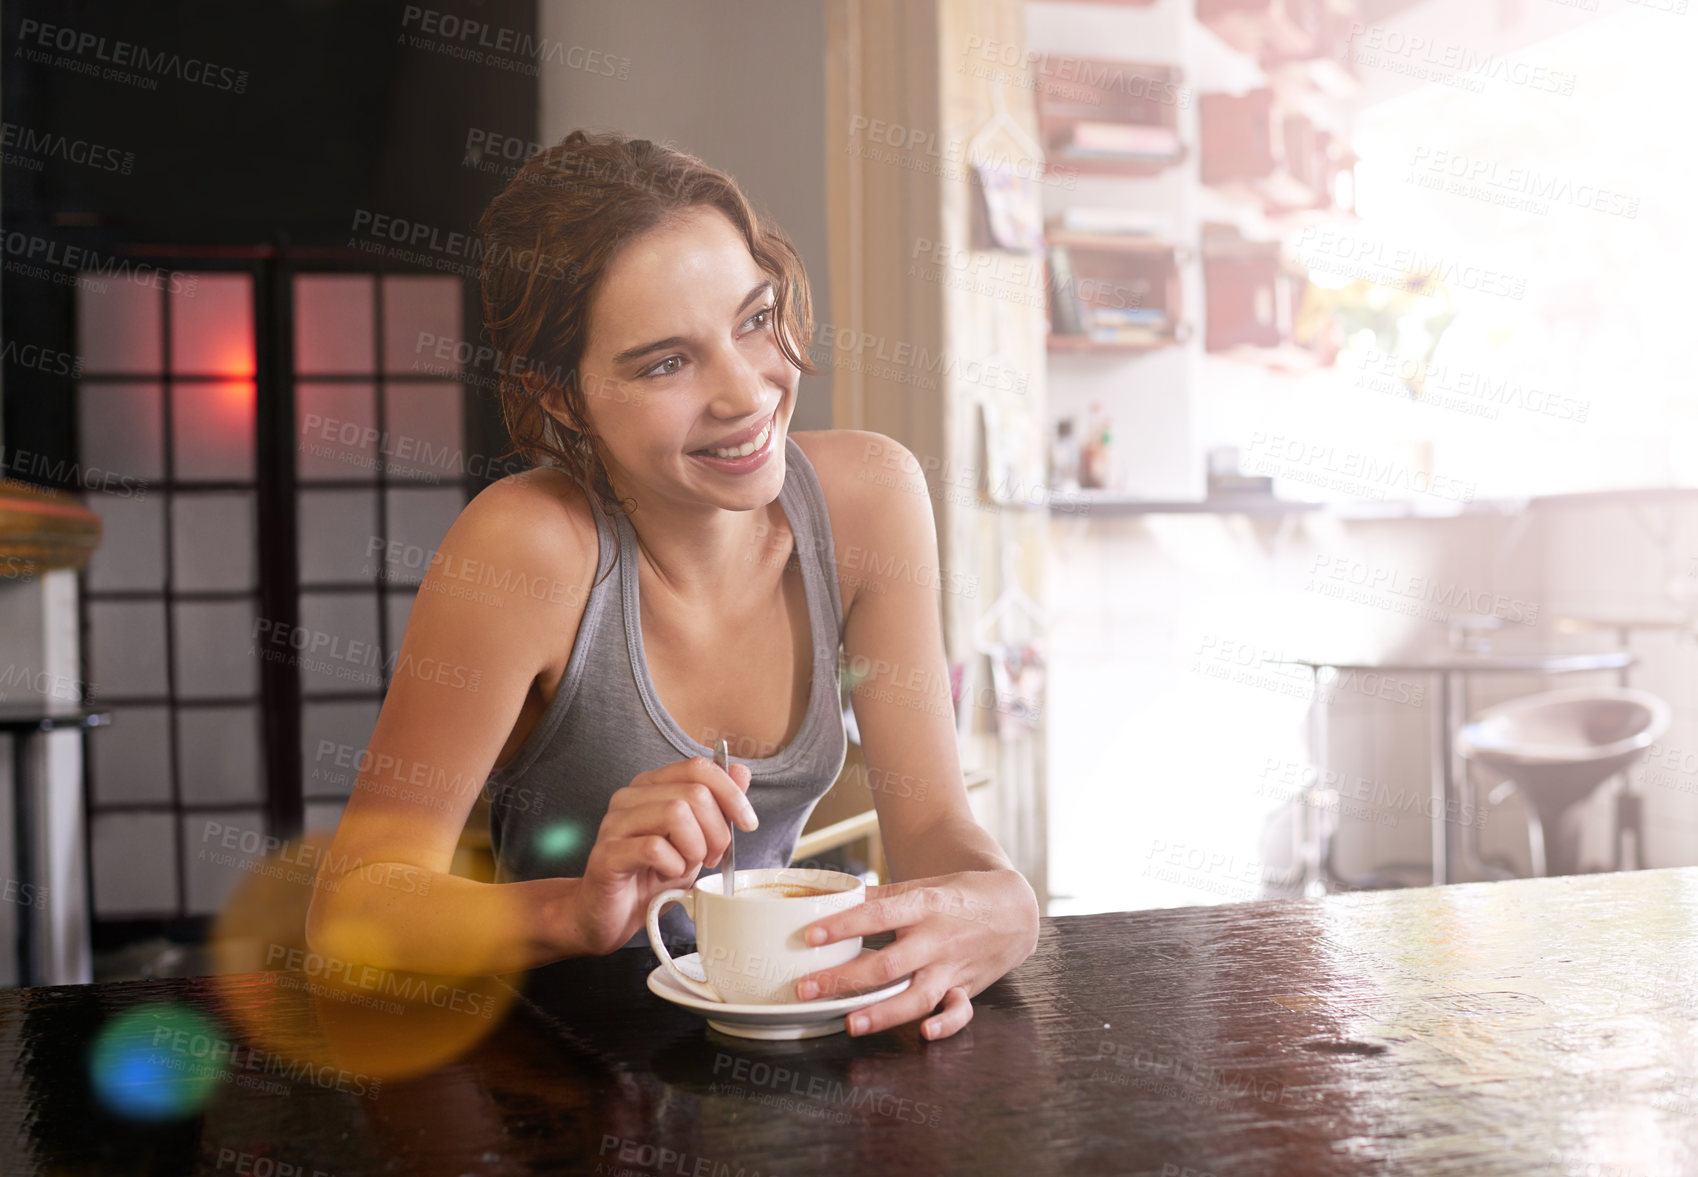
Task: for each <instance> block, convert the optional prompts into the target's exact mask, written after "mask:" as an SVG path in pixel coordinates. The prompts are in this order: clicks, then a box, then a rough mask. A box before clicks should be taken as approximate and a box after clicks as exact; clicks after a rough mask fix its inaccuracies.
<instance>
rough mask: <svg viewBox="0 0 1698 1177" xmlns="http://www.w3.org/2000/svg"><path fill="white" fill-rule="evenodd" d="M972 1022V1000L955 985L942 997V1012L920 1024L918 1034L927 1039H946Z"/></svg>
mask: <svg viewBox="0 0 1698 1177" xmlns="http://www.w3.org/2000/svg"><path fill="white" fill-rule="evenodd" d="M972 1020H973V1000H972V998H970V997H968V996H967V990H966V989H964V988H963V987H962V986H960V985H955V986H952V987H951V988H950V990H949V991H948V992H947V993H945V994H944V995H943V1010H942V1012H941V1013H939V1014H938V1015H937V1016H936V1017H935V1018H927V1019H926V1020H925V1021H924V1022H923V1023H921V1025H920V1033H921V1034H923V1035H925V1036H926V1037H927V1038H933V1039H936V1038H948V1037H949V1036H950V1035H951V1034H953V1033H955V1032H956V1031H957V1030H959V1029H960V1028H961V1027H962V1026H965V1025H966V1024H967V1023H968V1022H970V1021H972Z"/></svg>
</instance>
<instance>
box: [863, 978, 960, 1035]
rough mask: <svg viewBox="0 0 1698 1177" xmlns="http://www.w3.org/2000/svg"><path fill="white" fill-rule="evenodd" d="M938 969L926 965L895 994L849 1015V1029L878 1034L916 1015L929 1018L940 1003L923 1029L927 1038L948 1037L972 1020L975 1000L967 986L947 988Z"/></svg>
mask: <svg viewBox="0 0 1698 1177" xmlns="http://www.w3.org/2000/svg"><path fill="white" fill-rule="evenodd" d="M935 974H936V970H932V969H923V970H921V971H920V972H919V973H917V974H915V976H914V983H913V984H911V985H909V986H908V988H906V989H904V990H903V991H902V992H900V993H898V994H897V995H896V996H895V997H891V998H888V999H886V1000H884V1001H881V1002H878V1003H877V1004H875V1005H869V1006H867V1007H866V1008H865V1009H858V1010H856V1011H854V1012H853V1013H851V1014H850V1015H849V1016H848V1018H847V1019H846V1024H847V1028H848V1030H849V1033H851V1034H854V1035H861V1034H877V1033H878V1032H879V1031H880V1030H888V1029H890V1028H891V1027H892V1026H902V1025H906V1024H907V1023H909V1022H912V1021H914V1020H915V1019H917V1018H926V1015H927V1014H930V1013H931V1012H932V1011H933V1010H934V1009H937V1006H938V1003H939V1002H940V1001H941V1002H942V1003H943V1009H941V1010H939V1011H938V1013H937V1014H936V1015H935V1016H933V1017H929V1018H926V1021H925V1022H924V1023H923V1024H922V1025H921V1026H920V1033H921V1035H923V1036H924V1037H926V1038H931V1039H937V1038H947V1037H949V1035H951V1034H954V1033H955V1032H956V1031H958V1030H959V1029H961V1027H962V1026H965V1025H966V1024H967V1023H968V1022H970V1021H972V1020H973V1003H972V1001H971V1000H970V999H969V998H968V997H967V990H966V988H965V987H964V986H961V985H953V986H949V987H947V988H945V982H944V981H942V980H939V979H938V977H937V976H936V975H935Z"/></svg>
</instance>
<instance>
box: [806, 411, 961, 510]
mask: <svg viewBox="0 0 1698 1177" xmlns="http://www.w3.org/2000/svg"><path fill="white" fill-rule="evenodd" d="M790 436H791V437H793V438H795V439H796V444H797V445H798V446H800V447H801V449H802V452H803V453H804V454H806V455H807V456H808V461H809V462H811V463H813V466H814V471H815V473H817V474H818V475H819V480H820V485H821V487H823V488H824V490H825V497H826V503H827V506H828V507H829V508H830V510H831V523H832V527H833V528H834V529H835V528H836V527H837V520H838V515H839V508H840V507H841V511H842V515H843V518H844V522H845V524H846V525H851V526H852V525H854V524H856V523H859V522H863V521H864V520H865V518H866V517H867V516H868V515H869V514H870V515H874V516H876V515H877V514H879V513H880V512H882V511H884V510H888V509H889V508H890V504H891V501H892V495H891V494H890V492H891V491H892V490H895V491H902V492H913V491H916V490H918V491H920V492H921V494H920V497H921V498H925V497H927V496H926V495H925V494H924V490H925V485H926V480H925V474H924V472H923V471H922V470H921V468H920V461H919V459H918V458H916V457H915V456H914V455H913V454H912V453H911V452H910V451H909V449H908V447H907V446H905V445H903V444H902V443H901V442H899V441H897V440H896V439H895V438H892V437H886V436H885V435H884V434H882V433H874V432H873V431H872V430H870V429H815V430H809V431H807V432H804V433H792V434H791V435H790ZM900 497H902V498H908V497H912V496H911V493H910V494H904V495H902V496H900Z"/></svg>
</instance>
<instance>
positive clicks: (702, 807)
mask: <svg viewBox="0 0 1698 1177" xmlns="http://www.w3.org/2000/svg"><path fill="white" fill-rule="evenodd" d="M624 791H625V790H621V792H624ZM630 793H631V796H630V797H627V798H625V799H624V801H623V802H622V803H620V804H619V805H618V806H617V807H614V806H613V805H612V804H611V803H610V805H609V808H608V811H607V817H606V818H604V819H602V820H603V824H606V823H607V822H609V821H613V822H614V823H615V825H616V826H617V827H618V828H621V829H623V830H624V831H625V832H627V833H634V832H635V831H636V830H637V829H644V830H650V829H652V830H653V832H655V833H663V832H666V831H668V830H670V829H671V828H672V826H673V825H674V824H680V825H682V826H687V827H692V828H693V829H694V830H695V831H696V833H697V835H698V836H699V839H700V841H701V844H702V847H703V850H702V859H701V861H702V862H703V863H704V864H705V865H707V866H712V865H713V864H714V863H716V862H718V861H719V859H720V856H721V855H723V854H724V853H725V847H726V846H727V845H728V844H729V843H730V841H731V826H730V825H729V824H728V823H727V822H726V820H725V813H724V811H723V810H721V809H720V807H719V799H718V798H717V797H715V796H714V794H713V790H711V789H709V788H708V787H707V786H706V785H704V784H702V783H701V782H700V781H686V782H683V783H680V784H671V785H649V786H647V787H645V788H641V789H632V790H630ZM632 815H642V816H641V822H642V824H641V825H639V826H632V825H631V824H630V822H632V821H633V820H636V819H635V818H633V816H632ZM694 844H695V842H694V840H692V843H691V845H692V846H693V845H694ZM678 848H679V849H680V850H685V849H686V848H685V846H684V845H683V844H682V843H680V844H679V846H678Z"/></svg>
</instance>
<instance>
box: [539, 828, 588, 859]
mask: <svg viewBox="0 0 1698 1177" xmlns="http://www.w3.org/2000/svg"><path fill="white" fill-rule="evenodd" d="M583 840H584V833H583V831H582V830H581V829H579V828H578V824H577V823H576V822H570V821H560V822H555V823H554V824H553V825H551V826H548V827H547V828H546V829H544V830H542V831H541V832H540V833H538V834H537V853H538V854H539V855H541V856H542V857H544V858H554V859H560V858H565V857H566V856H567V855H569V854H571V853H572V851H574V850H576V849H577V848H578V847H579V845H581V844H582V843H583Z"/></svg>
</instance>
